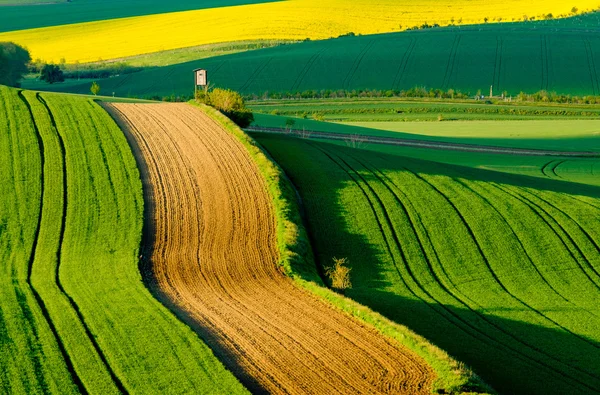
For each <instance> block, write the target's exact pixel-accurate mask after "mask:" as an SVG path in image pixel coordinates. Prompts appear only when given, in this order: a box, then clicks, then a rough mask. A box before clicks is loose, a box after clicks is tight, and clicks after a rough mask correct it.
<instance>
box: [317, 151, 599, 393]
mask: <svg viewBox="0 0 600 395" xmlns="http://www.w3.org/2000/svg"><path fill="white" fill-rule="evenodd" d="M323 152H324V153H325V154H326V155H327V156H328V157H329V158H330V159H332V160H333V161H334V162H336V163H337V161H336V160H335V159H333V158H332V156H331V154H330V153H327V152H326V151H325V150H323ZM338 157H339V154H338ZM339 158H340V160H341V161H342V163H344V165H346V166H348V168H349V169H350V170H351V171H352V172H353V173H354V174H355V176H356V177H358V178H359V179H360V180H361V181H362V182H363V183H364V184H366V186H367V188H368V190H369V191H370V193H371V194H370V195H371V196H373V199H375V200H376V202H377V203H375V204H376V205H377V206H378V207H380V210H381V211H382V212H383V215H384V217H385V220H384V222H386V225H387V226H386V228H387V230H388V232H391V233H392V235H393V241H392V243H393V244H394V245H395V246H396V249H397V250H398V251H400V254H401V260H402V262H403V263H404V265H406V268H407V272H408V276H409V278H410V279H411V281H412V282H413V283H415V284H417V288H418V289H419V291H420V292H421V293H424V294H425V295H427V297H426V298H421V300H422V301H424V302H427V301H428V300H433V301H434V302H435V303H437V304H439V305H440V306H442V307H443V304H442V302H445V303H449V302H453V301H454V300H456V301H458V302H459V304H460V305H462V306H461V307H465V308H467V309H471V308H472V307H471V306H470V305H468V304H466V303H464V301H463V300H461V299H462V298H465V296H464V295H461V292H460V291H459V290H458V292H457V293H458V295H455V294H453V293H452V292H451V291H450V290H449V289H447V288H446V287H445V286H444V285H443V284H442V283H441V282H440V279H439V278H432V279H431V280H428V279H426V277H429V273H431V272H429V273H427V272H423V271H421V272H419V270H418V269H411V266H412V265H414V264H415V260H419V259H423V250H422V249H421V252H422V253H421V254H418V255H420V256H415V255H414V254H410V253H409V252H405V251H404V250H406V251H408V250H410V247H411V245H413V246H414V245H418V246H420V245H422V242H421V241H420V240H416V241H417V243H411V242H408V241H409V240H410V239H411V236H410V235H407V234H403V232H402V230H403V229H406V228H410V227H411V225H408V224H407V225H408V226H402V222H404V221H403V220H400V219H399V218H398V217H397V216H396V215H395V214H397V211H396V210H389V209H387V208H386V204H385V203H384V202H383V200H382V199H383V196H384V193H383V192H382V191H381V192H380V191H377V189H379V188H378V186H379V184H380V183H377V182H375V183H372V184H373V185H370V183H369V182H368V181H367V180H366V179H365V177H364V176H362V175H361V174H360V173H359V171H357V170H356V169H353V168H352V166H350V165H349V164H348V162H347V161H346V160H350V159H352V160H354V161H356V162H358V163H361V161H360V160H359V159H357V158H356V157H348V159H346V160H344V159H341V157H339ZM338 165H339V163H338ZM362 166H363V167H364V168H365V169H368V167H367V166H365V165H364V164H363V165H362ZM405 170H406V169H405ZM369 171H371V170H369ZM407 171H408V172H410V170H407ZM348 175H349V176H350V178H351V179H354V178H355V177H354V176H352V175H350V173H348ZM413 177H416V178H418V179H421V181H423V182H425V183H426V184H427V185H429V187H431V188H433V189H434V190H435V191H436V192H437V193H439V194H440V196H442V197H443V198H444V199H446V200H447V201H448V203H450V204H451V205H452V206H453V207H454V210H455V212H456V213H457V214H458V216H459V217H460V218H462V219H463V221H464V220H465V219H464V218H463V216H462V215H461V214H460V211H458V209H457V208H456V207H455V206H454V205H453V204H452V203H451V202H450V201H449V200H448V198H447V196H446V194H444V193H442V192H441V191H440V190H439V189H438V188H437V187H436V186H434V185H433V184H431V183H430V182H428V181H426V180H425V179H423V178H422V177H421V176H419V175H417V174H413ZM354 181H355V182H356V180H354ZM357 185H358V183H357ZM358 186H359V188H361V189H363V188H362V187H360V185H358ZM363 192H364V190H363ZM390 192H392V191H391V190H390ZM392 193H393V192H392ZM365 196H367V195H365ZM367 198H368V199H370V198H369V197H367ZM396 199H397V196H396ZM396 203H397V205H398V206H400V207H401V206H402V205H403V203H402V201H400V200H398V199H397V200H396ZM371 204H372V205H373V202H371ZM388 206H389V205H388ZM376 215H377V214H376ZM466 228H467V229H470V228H469V226H468V225H466ZM413 229H414V227H413ZM382 232H383V229H382ZM383 233H385V232H383ZM389 253H390V255H393V253H392V251H391V250H389ZM434 254H435V251H434ZM424 258H425V259H424V260H425V261H427V257H426V256H424ZM428 265H429V262H428ZM415 266H416V267H418V265H415ZM396 270H398V273H399V274H400V270H399V269H398V266H397V265H396ZM415 273H416V274H415ZM493 274H494V272H493V271H492V275H493ZM401 276H402V275H401ZM434 277H435V276H434ZM494 281H500V280H499V279H495V280H494ZM403 282H404V283H405V285H406V281H405V280H403ZM424 283H425V284H429V288H431V286H432V285H434V286H433V288H434V289H433V290H431V289H429V290H427V289H426V287H425V286H424V285H423V284H424ZM435 284H438V285H439V286H440V287H441V289H442V291H443V292H442V293H441V294H440V293H439V292H437V297H436V296H433V293H436V290H435ZM499 285H500V286H501V287H503V284H502V283H500V284H499ZM407 287H408V285H407ZM409 289H410V287H409ZM432 292H433V293H432ZM454 292H456V291H454ZM411 293H413V295H415V296H417V295H416V293H415V292H414V291H412V290H411ZM505 293H507V294H508V295H510V296H511V297H514V296H513V295H512V294H511V293H508V292H507V290H505ZM444 294H446V295H444ZM459 295H460V296H459ZM448 296H450V298H448ZM501 296H503V295H501ZM466 299H467V300H469V301H470V303H471V304H474V306H475V308H477V309H482V308H484V307H483V306H481V305H478V304H477V302H475V301H473V300H470V299H469V297H466ZM517 300H518V301H519V302H520V303H524V302H523V301H522V300H520V299H518V298H517ZM499 305H510V302H507V301H506V300H504V301H500V302H499ZM528 308H529V309H531V310H533V311H535V312H536V314H538V315H540V316H542V317H544V318H545V319H547V320H549V321H551V322H552V323H553V324H555V325H557V326H558V327H560V328H562V326H560V324H558V323H556V322H554V321H553V320H552V319H551V318H549V317H547V316H546V315H544V314H542V313H541V312H539V311H537V310H535V309H533V308H532V307H531V306H528ZM445 310H446V311H450V310H449V309H448V308H445ZM472 311H473V312H474V313H475V314H476V315H477V316H478V319H479V320H483V321H485V322H486V323H488V324H490V325H492V327H493V328H494V329H496V330H499V331H500V332H499V334H496V335H495V337H491V336H490V334H489V331H490V328H487V329H486V331H481V330H479V329H477V328H476V327H473V326H472V324H470V323H469V322H468V321H466V320H463V319H460V321H462V322H461V324H467V326H468V327H470V329H475V331H476V332H480V334H484V335H485V336H487V337H488V338H489V339H490V340H492V343H494V342H498V339H497V338H498V337H499V336H502V335H508V336H509V337H510V338H511V340H512V341H516V342H518V343H520V344H521V346H522V347H525V349H529V350H530V351H535V354H538V355H539V356H537V358H538V359H537V360H536V362H538V363H541V365H542V366H545V367H549V365H547V364H546V363H545V361H544V360H545V359H550V360H554V361H553V362H554V363H558V364H560V365H563V367H568V368H573V369H575V370H577V371H579V372H580V373H583V374H585V375H589V373H588V372H586V371H583V370H581V369H580V368H578V367H577V366H576V365H572V364H569V363H566V362H565V361H562V360H559V359H557V358H555V357H554V356H553V355H551V354H549V353H547V352H546V351H545V350H543V349H540V348H538V347H535V346H533V345H532V344H530V343H528V342H527V341H523V340H522V339H521V338H519V336H518V335H517V336H515V334H513V333H510V331H506V329H504V328H502V327H500V326H498V325H496V324H494V323H493V322H492V321H491V320H490V319H488V318H487V317H486V316H485V315H482V314H480V313H478V312H477V310H472ZM456 317H457V318H458V316H456ZM460 321H459V322H460ZM563 329H565V330H567V331H568V329H566V328H563ZM469 332H470V331H468V332H467V333H469ZM471 334H472V333H471ZM472 335H473V334H472ZM574 335H575V336H576V337H579V336H578V335H576V334H574ZM581 340H583V341H586V339H584V338H581ZM488 344H489V342H488ZM498 344H500V345H501V348H504V347H506V344H502V343H501V342H498ZM590 345H592V346H595V344H594V343H590ZM502 346H503V347H502ZM494 347H496V345H494ZM507 348H509V349H511V348H510V347H507ZM511 351H517V350H515V349H511ZM518 352H521V351H518ZM540 356H541V359H540ZM555 372H556V373H558V374H561V373H562V372H561V371H560V370H557V371H555ZM590 377H594V376H593V375H591V376H590ZM581 384H584V385H585V383H583V382H581Z"/></svg>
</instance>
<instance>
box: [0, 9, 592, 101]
mask: <svg viewBox="0 0 600 395" xmlns="http://www.w3.org/2000/svg"><path fill="white" fill-rule="evenodd" d="M599 19H600V13H594V14H590V15H586V16H583V17H578V18H572V19H565V20H562V21H543V22H529V23H520V24H488V25H480V26H470V27H461V28H457V27H455V28H440V29H427V30H420V31H410V32H403V33H393V34H382V35H373V36H361V37H344V38H339V39H334V40H325V41H316V42H305V43H300V44H294V45H286V46H281V47H276V48H268V49H263V50H258V51H252V52H246V53H241V54H234V55H227V56H219V57H215V58H209V59H203V60H198V61H193V62H187V63H181V64H177V65H173V66H169V67H158V68H153V69H149V70H147V71H142V72H139V73H134V74H129V75H127V76H121V77H116V78H111V79H108V80H103V81H102V83H101V85H102V86H103V87H104V88H103V89H106V90H108V91H110V92H113V91H114V92H115V93H116V94H117V95H119V96H139V97H146V96H152V95H158V96H168V95H171V94H175V95H188V96H189V95H191V94H192V93H193V85H192V83H191V82H190V75H191V71H192V70H193V69H195V68H200V67H202V68H206V69H207V70H208V75H209V80H210V81H211V82H212V83H213V84H215V85H216V86H220V87H227V88H232V89H235V90H238V91H241V92H243V93H246V94H249V93H255V94H258V95H262V94H264V93H265V92H303V91H307V90H317V91H321V90H354V89H379V90H383V91H386V90H403V89H404V90H405V89H410V88H414V87H415V86H425V87H427V88H435V89H443V90H448V89H450V88H452V89H455V90H461V91H463V92H465V93H466V92H469V93H470V94H472V95H474V94H475V93H476V92H477V91H481V92H482V93H483V94H485V95H488V94H489V90H490V86H493V90H494V93H495V94H496V95H500V94H501V93H502V92H504V91H506V92H507V94H509V95H513V96H514V95H517V94H518V93H519V92H521V91H525V92H537V91H540V90H548V91H556V92H559V93H568V94H571V95H593V94H595V95H600V80H599V78H598V76H599V75H600V39H599V38H598V34H597V29H598V27H599V26H600V21H599ZM592 26H593V27H592ZM0 39H2V38H1V37H0ZM45 45H49V46H48V48H51V47H52V45H51V43H47V44H45ZM102 45H104V44H102ZM57 53H58V52H57ZM40 88H42V87H40ZM42 89H56V90H61V89H64V90H69V91H75V92H82V91H87V90H89V83H85V84H81V85H80V86H78V85H77V84H75V83H71V84H70V85H68V86H67V85H63V86H61V85H60V84H57V85H55V86H46V87H45V88H42Z"/></svg>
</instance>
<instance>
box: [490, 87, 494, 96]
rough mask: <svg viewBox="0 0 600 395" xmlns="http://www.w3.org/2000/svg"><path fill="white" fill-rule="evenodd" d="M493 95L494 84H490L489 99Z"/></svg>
mask: <svg viewBox="0 0 600 395" xmlns="http://www.w3.org/2000/svg"><path fill="white" fill-rule="evenodd" d="M493 96H494V85H490V99H491V98H492V97H493Z"/></svg>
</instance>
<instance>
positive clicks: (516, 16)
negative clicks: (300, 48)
mask: <svg viewBox="0 0 600 395" xmlns="http://www.w3.org/2000/svg"><path fill="white" fill-rule="evenodd" d="M573 6H577V7H578V8H579V10H581V11H585V10H590V9H592V8H596V7H597V6H598V0H593V1H590V0H577V3H574V2H565V1H564V0H528V1H523V0H503V1H497V2H492V1H489V0H413V1H399V0H288V1H281V2H275V3H264V4H254V5H244V6H231V7H223V8H214V9H205V10H197V11H184V12H174V13H167V14H159V15H149V16H141V17H132V18H121V19H112V20H105V21H99V22H88V23H78V24H72V25H64V26H56V27H48V28H40V29H29V30H22V31H16V32H8V33H2V34H0V41H14V42H16V43H19V44H21V45H25V46H26V47H28V48H29V50H30V51H31V54H32V57H33V58H34V59H36V58H41V59H43V60H46V61H54V62H56V61H58V60H59V59H61V58H65V59H66V60H67V62H69V63H72V62H75V61H80V62H88V61H96V60H99V59H104V60H106V59H113V58H120V57H126V56H132V55H139V54H143V53H151V52H158V51H163V50H168V49H176V48H184V47H191V46H195V45H202V44H211V43H218V42H230V41H238V40H255V39H304V38H310V39H324V38H329V37H336V36H339V35H341V34H344V33H348V32H354V33H357V34H358V33H360V34H373V33H384V32H393V31H399V30H404V29H406V28H407V27H412V26H415V25H421V24H423V23H429V24H434V23H438V24H440V25H447V24H450V23H452V22H454V23H462V24H468V23H481V22H483V20H484V18H487V19H488V20H489V21H490V22H495V21H499V20H502V21H511V20H522V19H523V17H524V16H525V15H526V16H529V17H531V16H537V17H539V16H541V15H546V14H549V13H552V14H553V15H554V16H559V15H568V14H569V13H570V12H571V9H572V8H573Z"/></svg>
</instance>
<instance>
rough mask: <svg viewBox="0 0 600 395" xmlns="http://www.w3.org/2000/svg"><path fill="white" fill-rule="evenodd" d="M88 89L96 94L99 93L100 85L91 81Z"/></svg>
mask: <svg viewBox="0 0 600 395" xmlns="http://www.w3.org/2000/svg"><path fill="white" fill-rule="evenodd" d="M90 91H91V92H92V93H93V94H94V96H97V95H98V93H100V85H98V83H97V82H96V81H94V82H92V86H91V87H90Z"/></svg>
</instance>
